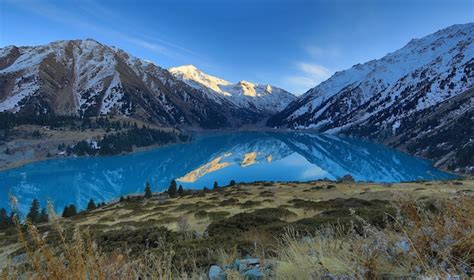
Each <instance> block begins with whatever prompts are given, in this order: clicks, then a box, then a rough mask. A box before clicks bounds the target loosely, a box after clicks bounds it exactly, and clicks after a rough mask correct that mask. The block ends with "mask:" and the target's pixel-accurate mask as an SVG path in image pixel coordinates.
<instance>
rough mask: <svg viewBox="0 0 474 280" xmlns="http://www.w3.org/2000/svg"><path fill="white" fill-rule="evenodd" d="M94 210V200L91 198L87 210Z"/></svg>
mask: <svg viewBox="0 0 474 280" xmlns="http://www.w3.org/2000/svg"><path fill="white" fill-rule="evenodd" d="M95 208H96V205H95V202H94V200H93V199H92V198H91V199H90V200H89V203H87V210H93V209H95Z"/></svg>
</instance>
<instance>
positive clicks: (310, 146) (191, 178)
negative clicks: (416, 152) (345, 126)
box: [0, 132, 453, 214]
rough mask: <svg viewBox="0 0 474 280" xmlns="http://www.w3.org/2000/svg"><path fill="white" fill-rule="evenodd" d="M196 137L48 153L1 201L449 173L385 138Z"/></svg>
mask: <svg viewBox="0 0 474 280" xmlns="http://www.w3.org/2000/svg"><path fill="white" fill-rule="evenodd" d="M194 138H195V139H194V140H193V141H192V142H191V143H188V144H180V145H173V146H168V147H164V148H158V149H154V150H151V151H147V152H140V153H135V154H129V155H125V156H113V157H90V158H87V157H85V158H70V159H58V160H48V161H42V162H37V163H32V164H28V165H25V166H23V167H20V168H15V169H11V170H6V171H2V172H0V207H6V208H9V207H8V204H9V203H8V202H9V197H10V196H11V195H13V196H15V197H16V198H17V199H18V201H19V209H20V211H21V212H22V213H23V214H24V213H26V212H27V211H28V207H29V204H30V203H31V201H32V200H33V199H34V198H38V199H40V202H41V204H42V205H45V201H47V200H51V201H53V202H54V205H55V208H56V209H58V210H61V209H62V208H64V206H65V205H67V204H70V203H74V204H76V206H79V208H80V209H83V208H85V205H87V202H88V200H89V199H91V198H93V199H94V200H95V201H96V202H101V201H108V200H111V199H115V198H117V197H119V196H120V195H126V194H130V193H137V192H142V191H143V186H144V184H145V182H146V181H149V182H150V183H151V185H152V189H153V191H160V190H164V189H166V188H167V187H168V185H169V182H170V181H171V180H172V179H177V181H178V184H181V185H183V186H184V187H185V188H194V189H199V188H203V187H208V188H212V185H213V183H214V181H217V182H218V183H219V184H220V185H225V184H228V183H229V181H230V180H232V179H233V180H236V181H237V182H251V181H264V180H272V181H309V180H316V179H323V178H328V179H337V178H339V177H342V176H344V175H346V174H351V175H352V176H353V177H354V178H355V179H356V180H358V181H374V182H401V181H414V180H432V179H449V178H452V177H453V176H452V175H450V174H447V173H444V172H442V171H440V170H437V169H435V168H434V167H432V164H431V162H429V161H426V160H421V159H419V158H415V157H412V156H409V155H407V154H404V153H400V152H398V151H395V150H393V149H389V148H386V147H384V146H381V145H376V144H373V143H369V142H365V141H361V140H357V139H352V138H344V137H337V136H332V135H321V134H311V133H301V132H287V133H276V132H241V133H229V134H212V135H197V136H195V137H194Z"/></svg>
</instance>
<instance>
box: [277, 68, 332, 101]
mask: <svg viewBox="0 0 474 280" xmlns="http://www.w3.org/2000/svg"><path fill="white" fill-rule="evenodd" d="M296 66H297V69H298V70H299V75H294V76H289V77H286V79H285V82H286V83H287V84H288V85H289V86H290V87H291V88H293V89H294V92H296V93H299V94H301V93H304V92H305V91H307V90H308V89H310V88H313V87H315V86H317V85H318V84H320V83H321V82H323V81H325V80H327V79H328V78H329V77H331V75H332V71H331V70H329V69H328V68H326V67H324V66H322V65H319V64H312V63H307V62H299V63H297V64H296Z"/></svg>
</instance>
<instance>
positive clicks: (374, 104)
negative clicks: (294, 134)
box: [267, 23, 474, 169]
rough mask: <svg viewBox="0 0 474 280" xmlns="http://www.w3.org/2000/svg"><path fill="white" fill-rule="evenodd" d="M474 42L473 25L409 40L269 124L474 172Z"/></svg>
mask: <svg viewBox="0 0 474 280" xmlns="http://www.w3.org/2000/svg"><path fill="white" fill-rule="evenodd" d="M473 40H474V23H469V24H462V25H453V26H451V27H448V28H446V29H443V30H440V31H438V32H435V33H433V34H431V35H428V36H426V37H423V38H421V39H414V40H411V41H410V42H409V43H408V44H407V45H406V46H404V47H403V48H401V49H399V50H397V51H395V52H392V53H389V54H387V55H386V56H384V57H382V58H381V59H377V60H372V61H369V62H367V63H364V64H357V65H354V66H353V67H352V68H350V69H348V70H345V71H340V72H337V73H335V74H334V75H333V76H332V77H330V78H329V79H328V80H326V81H324V82H322V83H321V84H319V85H318V86H316V87H314V88H312V89H310V90H309V91H307V92H306V93H305V94H303V95H302V96H301V97H299V98H298V99H297V100H296V101H295V102H292V103H291V104H290V105H289V106H288V107H287V108H285V109H284V110H283V111H281V112H280V113H278V114H276V115H274V116H273V117H272V118H270V119H269V121H268V122H267V124H268V125H269V126H271V127H284V128H292V129H312V130H316V131H319V132H324V133H335V134H345V135H350V136H356V137H364V138H369V139H372V140H374V141H377V142H381V143H386V144H388V145H391V146H393V147H397V148H400V149H402V150H405V151H408V152H410V153H412V154H416V155H419V156H423V157H426V158H430V159H434V160H435V161H436V162H435V164H436V165H437V166H442V167H445V168H448V169H452V168H454V167H455V166H469V165H471V166H472V165H474V159H473V155H474V148H473V146H474V110H473V108H474V106H473V105H474V96H473V90H472V88H473V86H474V44H473Z"/></svg>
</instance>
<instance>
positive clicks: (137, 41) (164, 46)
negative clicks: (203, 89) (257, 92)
mask: <svg viewBox="0 0 474 280" xmlns="http://www.w3.org/2000/svg"><path fill="white" fill-rule="evenodd" d="M8 2H9V3H10V4H12V5H15V6H17V7H19V8H21V9H24V10H27V11H29V12H32V13H35V14H37V15H39V16H42V17H44V18H47V19H49V20H51V21H55V22H58V23H61V24H66V25H69V26H73V27H76V28H80V29H88V30H93V31H95V32H97V33H101V34H103V35H104V36H107V37H113V38H121V39H122V40H124V41H126V42H128V43H131V44H134V45H136V46H139V47H141V48H144V49H147V50H148V51H151V52H153V53H155V54H157V55H166V56H168V57H173V58H177V59H180V60H186V61H187V60H189V58H187V56H188V55H191V56H193V57H194V58H195V59H202V57H198V55H196V54H195V53H194V52H192V51H191V50H189V49H187V48H184V47H180V46H178V45H176V44H173V43H171V42H168V41H165V40H162V39H159V38H157V37H155V36H151V35H145V34H143V31H142V29H141V28H139V27H138V26H135V27H134V29H136V30H140V33H142V34H143V36H140V37H139V36H131V35H129V34H128V33H124V32H121V31H118V30H116V29H114V28H109V27H105V26H102V25H100V26H99V25H98V24H94V23H91V20H90V18H87V19H86V18H85V17H81V16H78V15H77V14H73V13H71V12H69V11H68V10H65V9H61V8H59V7H57V6H56V5H52V4H50V3H47V2H45V1H28V0H25V1H14V0H10V1H8ZM78 4H79V6H78V7H79V8H80V9H81V10H83V11H85V12H86V13H87V14H88V16H89V17H93V18H96V19H97V21H100V20H101V18H103V15H104V14H105V15H107V18H109V19H110V18H122V17H120V15H117V14H115V12H114V11H112V10H110V9H109V8H107V7H104V6H103V5H100V4H98V3H95V2H93V1H82V2H78ZM122 20H123V19H122ZM130 25H133V24H127V26H130Z"/></svg>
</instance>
